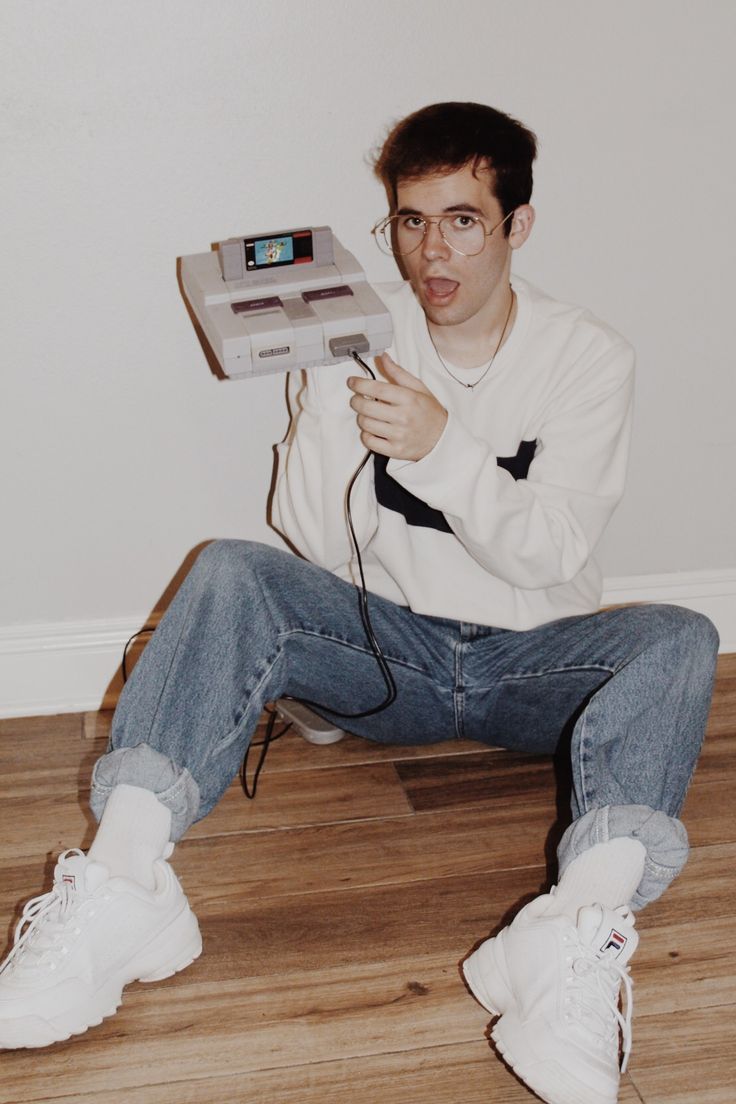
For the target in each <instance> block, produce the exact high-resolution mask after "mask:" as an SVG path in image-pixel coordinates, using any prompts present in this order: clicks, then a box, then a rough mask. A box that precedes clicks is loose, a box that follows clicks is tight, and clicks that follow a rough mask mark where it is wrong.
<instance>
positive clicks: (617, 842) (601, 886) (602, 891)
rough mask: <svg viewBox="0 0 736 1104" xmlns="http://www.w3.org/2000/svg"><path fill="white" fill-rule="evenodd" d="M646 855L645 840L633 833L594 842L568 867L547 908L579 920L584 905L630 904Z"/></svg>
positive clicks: (548, 910) (612, 907)
mask: <svg viewBox="0 0 736 1104" xmlns="http://www.w3.org/2000/svg"><path fill="white" fill-rule="evenodd" d="M646 857H647V849H646V847H645V846H644V844H643V843H642V842H641V841H640V840H637V839H632V838H631V836H620V837H617V838H616V839H612V840H608V841H607V842H606V843H596V844H594V845H593V847H589V848H588V850H587V851H583V853H582V854H581V855H578V856H577V858H575V859H573V861H572V862H571V863H570V865H569V866H568V867H567V869H566V870H565V873H564V874H563V875H562V877H561V878H560V882H559V885H558V886H556V887H555V889H554V890H553V892H552V894H551V897H550V902H549V905H548V907H547V909H546V910H545V911H546V912H547V913H548V914H552V915H555V916H557V915H559V914H560V913H564V914H565V915H566V916H569V917H571V919H572V920H575V921H577V918H578V912H579V910H580V909H581V908H584V907H585V905H603V906H604V907H605V908H609V909H615V908H619V907H620V906H621V905H628V904H629V901H630V900H631V898H632V897H633V896H634V893H635V892H636V890H637V889H638V887H639V883H640V882H641V879H642V875H643V873H644V860H645V859H646Z"/></svg>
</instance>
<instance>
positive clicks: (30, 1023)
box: [0, 905, 202, 1050]
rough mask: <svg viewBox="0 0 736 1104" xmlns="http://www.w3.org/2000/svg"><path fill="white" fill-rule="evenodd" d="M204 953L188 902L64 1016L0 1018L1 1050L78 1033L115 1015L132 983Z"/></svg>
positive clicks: (166, 974) (165, 973)
mask: <svg viewBox="0 0 736 1104" xmlns="http://www.w3.org/2000/svg"><path fill="white" fill-rule="evenodd" d="M201 953H202V937H201V935H200V932H199V925H198V923H197V918H196V916H195V915H194V913H193V912H192V910H191V909H190V908H189V905H186V906H185V907H184V908H183V909H182V910H181V911H180V912H179V913H178V914H177V915H176V916H175V917H174V919H173V920H172V921H171V923H170V924H168V925H167V926H166V927H165V928H164V929H163V930H162V931H160V932H159V933H158V934H157V935H156V936H155V937H154V939H152V940H151V942H150V943H148V944H147V945H146V946H145V947H143V948H142V949H141V950H140V951H139V952H138V953H137V954H136V955H135V957H134V958H132V959H131V960H130V961H129V962H127V963H126V964H125V965H124V966H122V967H121V968H120V969H119V970H118V971H117V972H116V973H115V974H114V975H113V976H112V977H109V978H107V979H106V981H105V982H104V984H103V985H101V986H100V988H99V989H97V990H96V991H95V992H94V993H92V994H89V995H85V996H82V997H81V998H80V1000H79V1002H78V1004H76V1005H75V1006H74V1007H72V1008H69V1009H68V1010H67V1011H65V1012H64V1013H63V1015H60V1016H55V1017H53V1018H48V1019H46V1018H44V1017H43V1016H41V1015H33V1016H23V1017H20V1018H16V1019H13V1020H0V1049H5V1050H15V1049H20V1048H23V1047H44V1046H49V1045H50V1044H51V1043H60V1042H63V1041H64V1040H65V1039H69V1038H70V1037H71V1036H72V1035H81V1034H82V1033H83V1032H85V1031H87V1030H88V1029H89V1028H90V1027H95V1026H96V1025H97V1024H100V1023H102V1021H103V1020H104V1019H106V1018H107V1017H108V1016H114V1015H115V1013H116V1012H117V1010H118V1008H119V1007H120V1004H121V1002H122V999H123V989H124V988H125V986H126V985H130V983H131V982H133V981H143V982H152V981H162V980H163V978H167V977H171V976H172V974H176V973H178V972H179V971H180V970H184V969H186V967H187V966H189V965H190V964H191V963H192V962H194V960H195V959H196V958H199V956H200V955H201Z"/></svg>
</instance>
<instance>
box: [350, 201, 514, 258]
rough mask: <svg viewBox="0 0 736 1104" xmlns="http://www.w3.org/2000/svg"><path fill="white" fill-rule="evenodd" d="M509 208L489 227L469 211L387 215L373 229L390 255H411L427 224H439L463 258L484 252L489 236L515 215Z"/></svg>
mask: <svg viewBox="0 0 736 1104" xmlns="http://www.w3.org/2000/svg"><path fill="white" fill-rule="evenodd" d="M513 214H514V212H513V211H509V213H508V214H507V215H505V216H504V218H502V219H501V221H500V222H497V223H496V225H495V226H492V227H491V229H490V230H486V222H485V219H482V218H481V217H480V215H472V214H470V213H469V212H467V211H455V212H453V213H451V214H447V215H411V214H405V215H387V216H386V217H385V218H382V219H380V220H379V221H378V222H377V223H376V225H375V226H374V227H373V229H372V230H371V234H372V235H373V237H374V238H375V241H376V245H377V246H378V248H379V249H380V250H381V252H382V253H386V254H387V255H388V256H390V257H408V256H409V254H410V253H413V252H414V251H415V250H416V249H418V248H419V246H420V245H421V244H422V242H423V241H424V239H425V237H426V236H427V227H428V226H429V225H436V227H437V229H438V230H439V232H440V237H441V238H442V240H443V242H445V244H446V245H448V246H449V247H450V249H452V251H453V252H454V253H459V254H460V255H461V256H463V257H476V256H477V255H478V254H479V253H482V252H483V249H484V247H485V244H486V238H490V236H491V234H492V233H493V232H494V230H498V228H499V226H503V224H504V223H505V222H507V221H508V220H509V219H510V218H511V216H512V215H513Z"/></svg>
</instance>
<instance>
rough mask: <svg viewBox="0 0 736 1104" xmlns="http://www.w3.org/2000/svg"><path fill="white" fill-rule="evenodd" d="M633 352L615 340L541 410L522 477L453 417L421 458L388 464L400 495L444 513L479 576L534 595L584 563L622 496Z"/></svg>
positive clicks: (562, 580)
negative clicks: (478, 568)
mask: <svg viewBox="0 0 736 1104" xmlns="http://www.w3.org/2000/svg"><path fill="white" fill-rule="evenodd" d="M633 360H634V356H633V350H632V349H631V347H630V346H628V345H626V344H625V343H621V344H619V345H617V346H615V347H613V348H611V349H609V350H608V351H607V352H606V353H604V354H603V355H602V356H601V357H600V358H599V359H598V360H597V361H595V362H594V363H593V364H592V365H591V366H589V367H588V369H587V370H586V371H585V372H584V373H575V374H574V377H573V378H572V379H571V380H570V381H569V382H568V383H567V384H566V386H564V387H563V388H561V389H560V390H559V391H557V392H556V394H555V396H554V398H553V399H552V400H551V401H550V403H549V406H548V408H547V409H545V410H543V411H542V413H541V417H540V423H539V425H538V428H537V430H536V440H537V447H536V452H535V456H534V459H533V461H532V463H531V465H530V468H529V472H528V475H527V478H526V479H519V480H515V479H514V478H513V476H512V475H511V474H510V473H509V472H507V471H506V470H505V469H504V468H502V467H499V465H498V463H497V459H496V456H495V454H494V453H493V451H492V449H491V447H490V445H489V444H488V442H486V441H484V440H483V439H481V438H479V437H477V436H473V435H472V434H471V433H470V432H469V431H468V430H467V429H466V428H465V427H464V426H463V425H462V424H461V422H460V421H459V420H458V418H457V417H455V416H454V415H453V414H450V415H449V416H448V420H447V424H446V426H445V430H444V433H443V434H442V437H441V438H440V440H439V441H438V442H437V444H436V445H435V447H434V448H433V449H432V451H431V452H429V453H428V454H427V456H425V457H423V458H422V459H421V460H418V461H415V462H412V461H397V460H391V461H389V464H388V471H389V474H390V475H392V476H393V477H394V479H396V480H397V482H399V483H400V484H401V485H402V486H403V487H405V488H406V490H408V491H410V492H411V493H412V494H414V495H416V496H417V497H418V498H421V499H422V500H423V501H424V502H426V503H427V504H428V505H429V506H432V507H433V508H434V509H436V510H440V511H442V513H443V514H444V515H445V517H446V519H447V522H448V524H449V525H450V527H451V529H452V531H453V532H454V533H455V535H456V536H457V537H458V539H459V540H460V541H461V542H462V544H463V546H464V547H465V548H466V550H467V551H468V552H469V553H470V555H471V556H473V558H474V559H475V560H477V562H478V563H479V564H481V565H482V566H483V567H484V568H485V569H486V570H487V571H489V572H491V573H492V574H493V575H495V576H496V577H498V578H500V579H502V580H504V581H505V582H507V583H509V584H510V585H511V586H515V587H521V588H525V589H529V590H537V589H542V588H548V587H553V586H557V585H559V584H562V583H566V582H569V581H570V580H571V579H573V578H574V577H575V576H576V575H577V574H578V573H579V572H580V571H581V570H582V568H583V567H584V566H585V564H586V562H587V560H588V559H589V557H590V555H591V553H592V551H593V549H594V547H595V545H596V543H597V542H598V540H599V538H600V536H601V534H602V532H603V530H604V528H605V526H606V524H607V522H608V520H609V519H610V517H611V514H612V513H613V511H614V509H615V507H616V505H617V503H618V501H619V499H620V498H621V495H622V494H623V490H624V483H625V475H626V462H627V455H628V446H629V438H630V430H631V414H632V398H633Z"/></svg>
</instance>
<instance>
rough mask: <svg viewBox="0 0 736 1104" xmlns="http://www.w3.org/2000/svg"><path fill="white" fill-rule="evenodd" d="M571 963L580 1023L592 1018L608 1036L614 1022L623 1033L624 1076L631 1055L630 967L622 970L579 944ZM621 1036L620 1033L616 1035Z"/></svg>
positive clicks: (617, 963) (631, 991)
mask: <svg viewBox="0 0 736 1104" xmlns="http://www.w3.org/2000/svg"><path fill="white" fill-rule="evenodd" d="M577 951H578V952H579V953H578V954H576V956H575V958H574V959H573V962H572V977H571V979H570V980H571V982H572V986H571V987H572V988H573V990H575V991H576V1002H577V1007H578V1009H579V1012H580V1020H581V1022H582V1023H585V1020H584V1018H583V1017H584V1015H586V1014H587V1015H588V1016H591V1017H592V1018H593V1019H594V1020H595V1021H597V1023H598V1025H599V1026H600V1028H601V1034H608V1032H609V1031H610V1028H611V1024H612V1022H615V1023H616V1025H617V1027H618V1028H620V1030H621V1037H622V1042H623V1048H622V1049H623V1061H622V1063H621V1072H622V1073H624V1072H625V1071H626V1066H627V1064H628V1061H629V1055H630V1053H631V1020H632V1016H633V1012H634V995H633V982H632V980H631V975H630V973H629V968H628V966H622V965H621V964H620V963H619V962H618V961H617V960H616V959H615V958H608V957H603V958H599V957H598V955H597V954H596V953H595V951H593V950H592V949H591V948H590V947H587V946H585V945H584V944H578V946H577ZM621 983H623V987H624V1002H623V1004H624V1012H623V1013H622V1012H621V1011H620V1009H619V1006H618V995H619V987H620V985H621ZM617 1034H618V1032H617Z"/></svg>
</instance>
